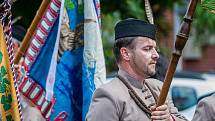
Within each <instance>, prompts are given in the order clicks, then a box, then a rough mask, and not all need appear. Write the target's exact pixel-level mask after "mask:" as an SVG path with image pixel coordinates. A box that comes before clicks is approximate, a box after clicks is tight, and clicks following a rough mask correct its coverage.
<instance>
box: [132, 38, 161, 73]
mask: <svg viewBox="0 0 215 121" xmlns="http://www.w3.org/2000/svg"><path fill="white" fill-rule="evenodd" d="M133 44H134V48H133V49H129V53H130V56H129V58H130V66H131V67H132V68H133V70H134V71H135V72H136V73H137V74H139V75H147V76H152V75H154V74H155V65H156V62H157V59H158V58H159V55H158V53H157V51H156V42H155V41H154V40H152V39H150V38H146V37H138V38H136V39H135V40H134V43H133Z"/></svg>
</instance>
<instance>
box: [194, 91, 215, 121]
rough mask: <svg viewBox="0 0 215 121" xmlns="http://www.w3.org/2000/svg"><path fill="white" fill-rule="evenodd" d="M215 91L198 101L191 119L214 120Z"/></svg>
mask: <svg viewBox="0 0 215 121" xmlns="http://www.w3.org/2000/svg"><path fill="white" fill-rule="evenodd" d="M214 100H215V93H213V94H212V95H210V96H208V97H205V98H203V99H202V100H200V101H199V103H198V105H197V107H196V112H195V114H194V116H193V119H192V121H215V103H214Z"/></svg>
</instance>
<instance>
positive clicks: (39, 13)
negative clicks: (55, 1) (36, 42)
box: [14, 0, 50, 64]
mask: <svg viewBox="0 0 215 121" xmlns="http://www.w3.org/2000/svg"><path fill="white" fill-rule="evenodd" d="M49 2H50V0H43V1H42V3H41V5H40V8H39V9H38V10H37V13H36V15H35V17H34V19H33V21H32V23H31V25H30V27H29V28H28V31H27V32H26V34H25V37H24V39H23V41H22V43H21V46H20V48H19V50H18V52H17V53H16V56H15V59H14V63H15V64H18V63H19V61H20V59H21V57H22V56H23V55H24V53H25V52H26V50H27V49H28V47H29V45H30V43H31V41H30V40H31V37H32V36H33V33H34V31H35V29H36V27H37V25H38V24H39V22H40V20H41V19H42V16H43V13H44V12H45V10H46V8H47V6H48V4H49Z"/></svg>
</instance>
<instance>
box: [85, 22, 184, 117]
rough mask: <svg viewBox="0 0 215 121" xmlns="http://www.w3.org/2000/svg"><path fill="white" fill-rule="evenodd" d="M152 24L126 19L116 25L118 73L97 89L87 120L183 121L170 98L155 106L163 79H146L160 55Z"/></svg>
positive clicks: (152, 72)
mask: <svg viewBox="0 0 215 121" xmlns="http://www.w3.org/2000/svg"><path fill="white" fill-rule="evenodd" d="M155 33H156V32H155V26H154V25H152V24H149V23H147V22H144V21H141V20H138V19H126V20H122V21H120V22H118V23H117V24H116V26H115V44H114V54H115V57H116V61H117V65H118V67H119V71H118V75H117V77H116V78H114V79H113V80H112V81H111V82H110V83H108V84H105V85H102V86H101V87H99V88H97V89H96V91H95V93H94V96H93V98H92V103H91V106H90V109H89V112H88V114H87V117H86V120H87V121H151V120H154V121H157V120H162V121H185V120H186V118H184V117H183V116H182V115H180V114H178V112H177V109H176V108H175V107H174V105H173V103H172V102H171V100H170V99H168V100H167V101H166V104H164V105H162V106H159V107H156V106H155V105H156V101H157V99H158V96H159V93H160V89H161V87H162V82H160V81H158V80H156V79H148V77H150V76H152V75H154V74H155V65H156V62H157V59H158V58H159V55H158V53H157V51H156V41H155Z"/></svg>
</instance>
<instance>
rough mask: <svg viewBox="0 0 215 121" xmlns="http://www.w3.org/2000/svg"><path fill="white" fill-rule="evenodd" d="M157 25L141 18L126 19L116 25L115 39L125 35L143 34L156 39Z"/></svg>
mask: <svg viewBox="0 0 215 121" xmlns="http://www.w3.org/2000/svg"><path fill="white" fill-rule="evenodd" d="M155 33H156V30H155V26H154V25H153V24H150V23H148V22H145V21H142V20H139V19H133V18H129V19H125V20H122V21H120V22H118V23H117V24H116V26H115V40H117V39H119V38H123V37H136V36H143V37H148V38H151V39H153V40H155Z"/></svg>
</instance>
